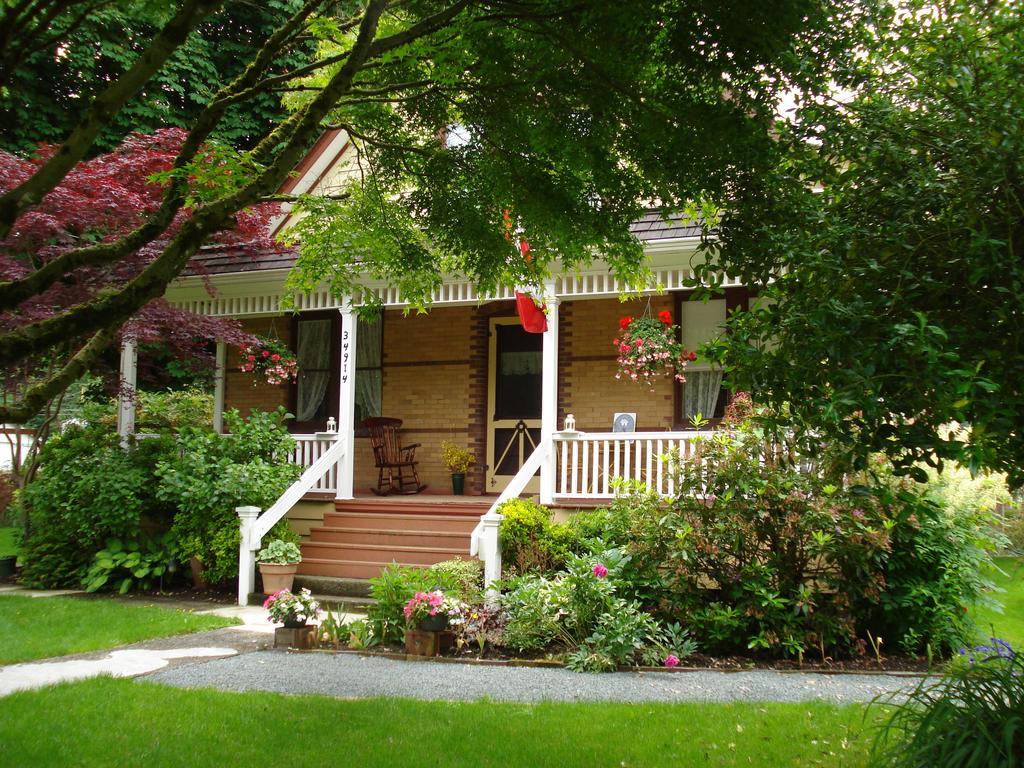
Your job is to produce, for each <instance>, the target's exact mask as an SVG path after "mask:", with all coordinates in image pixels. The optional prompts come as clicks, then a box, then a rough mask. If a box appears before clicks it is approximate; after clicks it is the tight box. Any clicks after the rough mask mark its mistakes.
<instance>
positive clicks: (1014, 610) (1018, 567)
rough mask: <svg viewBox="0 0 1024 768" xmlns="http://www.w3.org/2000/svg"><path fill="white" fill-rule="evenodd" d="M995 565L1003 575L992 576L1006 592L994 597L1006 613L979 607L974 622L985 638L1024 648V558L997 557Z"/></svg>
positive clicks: (975, 611)
mask: <svg viewBox="0 0 1024 768" xmlns="http://www.w3.org/2000/svg"><path fill="white" fill-rule="evenodd" d="M996 565H998V566H999V568H1000V569H1001V570H1002V571H1003V572H1004V573H996V574H994V575H993V581H995V583H996V586H998V587H1000V588H1001V589H1004V590H1006V591H1005V592H998V593H996V594H995V595H994V597H995V599H996V600H998V601H999V602H1000V603H1002V604H1003V612H1002V613H997V612H996V611H994V610H992V609H991V608H986V607H984V606H979V607H978V608H975V609H974V620H975V621H976V622H977V624H978V628H979V630H980V632H981V635H982V637H984V638H989V637H993V636H994V637H1000V638H1002V639H1003V640H1006V641H1008V642H1009V643H1010V645H1012V646H1013V647H1014V648H1017V649H1022V648H1024V557H997V558H996Z"/></svg>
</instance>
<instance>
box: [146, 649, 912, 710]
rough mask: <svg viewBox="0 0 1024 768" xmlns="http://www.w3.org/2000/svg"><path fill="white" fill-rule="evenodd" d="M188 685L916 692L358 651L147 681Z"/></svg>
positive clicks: (773, 697) (468, 695)
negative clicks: (438, 659)
mask: <svg viewBox="0 0 1024 768" xmlns="http://www.w3.org/2000/svg"><path fill="white" fill-rule="evenodd" d="M143 679H145V680H152V681H156V682H160V683H165V684H167V685H174V686H178V687H182V688H219V689H222V690H228V691H273V692H277V693H299V694H301V693H319V694H324V695H327V696H337V697H341V698H370V697H376V696H399V697H406V698H416V699H428V700H444V701H452V700H467V701H472V700H476V699H481V698H485V697H489V698H491V699H494V700H497V701H518V702H537V701H635V702H641V701H644V702H645V701H666V702H673V701H705V702H722V701H791V702H798V701H809V700H822V701H830V702H834V703H838V704H848V703H852V702H861V701H870V700H871V699H872V698H874V697H875V696H877V695H878V694H881V693H887V692H891V691H900V690H906V689H909V688H912V687H913V686H914V685H916V684H917V682H918V680H917V679H916V678H907V677H895V676H889V675H821V674H786V673H779V672H772V671H767V670H752V671H745V672H730V673H722V672H675V673H665V672H647V673H644V672H617V673H612V674H603V675H596V674H595V675H586V674H578V673H576V672H570V671H568V670H565V669H545V668H535V667H505V666H485V665H469V664H445V663H436V662H407V661H396V660H393V659H385V658H379V657H365V656H357V655H355V654H338V655H331V654H322V653H284V652H281V651H258V652H255V653H247V654H244V655H241V656H235V657H232V658H225V659H215V660H212V661H208V662H205V663H202V664H189V665H182V666H178V667H175V668H172V669H167V670H165V671H161V672H157V673H155V674H152V675H148V676H147V677H145V678H143Z"/></svg>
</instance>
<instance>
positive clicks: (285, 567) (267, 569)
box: [260, 563, 299, 595]
mask: <svg viewBox="0 0 1024 768" xmlns="http://www.w3.org/2000/svg"><path fill="white" fill-rule="evenodd" d="M297 570H299V564H298V563H283V564H278V563H260V576H262V577H263V594H265V595H272V594H274V593H275V592H280V591H281V590H282V589H287V590H291V588H292V582H293V581H294V580H295V572H296V571H297Z"/></svg>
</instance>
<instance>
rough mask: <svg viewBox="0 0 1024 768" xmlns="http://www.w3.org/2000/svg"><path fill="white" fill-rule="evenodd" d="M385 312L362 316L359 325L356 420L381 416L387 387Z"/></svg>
mask: <svg viewBox="0 0 1024 768" xmlns="http://www.w3.org/2000/svg"><path fill="white" fill-rule="evenodd" d="M383 350H384V316H383V313H381V314H380V315H379V316H378V317H377V318H376V319H373V318H371V319H369V320H366V319H363V318H362V317H360V318H359V319H358V320H357V325H356V424H359V423H360V422H361V421H362V420H363V419H367V418H369V417H370V416H381V415H382V411H381V392H382V390H383V388H384V366H383V363H384V353H383Z"/></svg>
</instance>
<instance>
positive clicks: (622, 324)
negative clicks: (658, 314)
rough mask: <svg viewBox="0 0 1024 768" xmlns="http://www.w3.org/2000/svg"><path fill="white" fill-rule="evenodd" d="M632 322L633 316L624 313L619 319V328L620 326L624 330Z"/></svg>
mask: <svg viewBox="0 0 1024 768" xmlns="http://www.w3.org/2000/svg"><path fill="white" fill-rule="evenodd" d="M632 322H633V318H632V317H630V316H629V315H626V316H625V317H624V318H622V319H621V320H619V328H622V329H623V330H625V329H626V328H629V324H630V323H632Z"/></svg>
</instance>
